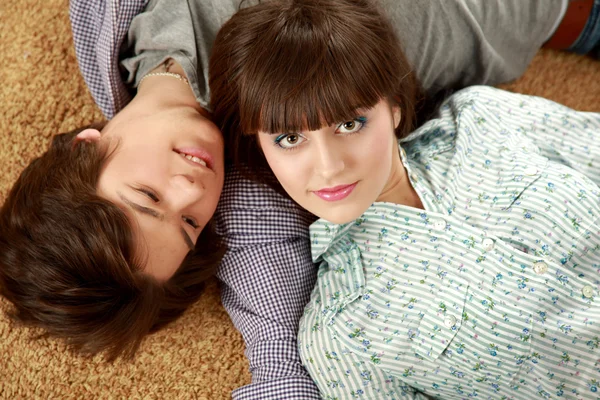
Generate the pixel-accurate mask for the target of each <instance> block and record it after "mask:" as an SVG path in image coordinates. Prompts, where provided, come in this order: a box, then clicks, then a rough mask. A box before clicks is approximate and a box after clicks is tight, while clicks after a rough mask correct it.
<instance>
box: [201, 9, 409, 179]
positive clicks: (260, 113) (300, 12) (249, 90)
mask: <svg viewBox="0 0 600 400" xmlns="http://www.w3.org/2000/svg"><path fill="white" fill-rule="evenodd" d="M209 83H210V91H211V106H212V110H213V116H214V121H215V122H216V124H217V126H219V128H220V129H221V130H222V131H223V134H224V137H225V143H226V145H225V149H226V151H227V152H228V153H227V155H228V157H229V158H231V159H232V161H233V162H234V163H235V164H237V165H238V166H240V167H242V170H243V171H244V170H245V171H247V172H252V173H256V171H262V170H265V168H266V169H267V170H268V165H267V163H266V160H265V158H264V156H263V155H262V151H261V150H260V147H259V144H258V140H257V137H256V133H257V132H258V131H264V132H270V133H283V132H298V131H302V130H315V129H319V128H321V127H323V126H326V125H327V126H328V125H332V124H334V123H340V122H343V121H347V120H351V119H353V118H355V113H356V110H357V109H363V108H370V107H372V106H374V105H375V104H377V103H378V102H379V101H380V100H381V99H387V100H389V101H390V102H391V104H397V105H399V106H400V109H401V113H402V119H401V122H400V125H399V126H398V129H397V130H396V135H397V136H398V137H403V136H405V135H406V134H408V133H409V132H410V130H411V129H412V127H413V123H414V119H415V103H416V100H417V98H418V97H419V92H420V89H419V85H418V83H417V80H416V78H415V76H414V74H413V72H412V69H411V67H410V65H409V63H408V61H407V60H406V58H405V56H404V53H403V51H402V48H401V45H400V42H399V40H398V38H397V37H396V35H395V33H394V30H393V27H392V25H391V24H390V22H389V21H388V19H387V18H385V17H384V15H383V14H382V13H381V11H380V10H379V8H378V6H377V5H376V4H375V3H374V2H373V1H370V0H270V1H265V2H262V3H261V4H259V5H255V6H252V7H248V8H243V9H241V10H240V11H238V12H237V13H236V14H235V15H234V16H233V17H232V18H231V19H230V20H229V21H228V22H227V23H225V25H223V27H222V28H221V30H220V31H219V33H218V34H217V37H216V40H215V43H214V46H213V49H212V53H211V59H210V66H209ZM250 177H251V178H252V177H253V176H252V174H250ZM254 177H256V175H255V176H254ZM263 180H264V179H263ZM266 181H267V182H268V183H270V184H272V185H273V181H272V180H270V179H269V178H267V179H266ZM275 186H276V185H275Z"/></svg>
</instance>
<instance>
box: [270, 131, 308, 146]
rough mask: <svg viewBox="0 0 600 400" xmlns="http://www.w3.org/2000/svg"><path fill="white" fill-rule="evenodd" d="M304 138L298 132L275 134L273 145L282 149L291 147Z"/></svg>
mask: <svg viewBox="0 0 600 400" xmlns="http://www.w3.org/2000/svg"><path fill="white" fill-rule="evenodd" d="M304 140H305V139H304V138H303V137H302V136H301V135H299V134H298V133H284V134H283V135H279V136H277V138H276V139H275V145H277V146H279V147H281V148H283V149H291V148H293V147H296V146H298V145H299V144H300V143H302V142H304Z"/></svg>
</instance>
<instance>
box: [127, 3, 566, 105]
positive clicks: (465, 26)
mask: <svg viewBox="0 0 600 400" xmlns="http://www.w3.org/2000/svg"><path fill="white" fill-rule="evenodd" d="M239 3H240V0H151V1H150V2H149V4H148V6H147V7H146V11H145V12H144V13H142V14H139V15H138V16H136V17H135V18H134V19H133V21H132V24H131V27H130V29H129V35H128V37H127V40H126V42H125V43H124V44H123V45H124V48H125V52H126V53H125V57H123V59H122V66H123V67H124V68H125V69H126V70H127V72H128V77H127V82H128V83H130V84H132V85H133V86H137V84H138V82H139V80H140V79H141V78H142V77H143V76H144V75H145V74H147V73H148V72H149V71H150V70H152V69H154V68H155V67H157V66H158V65H159V64H161V63H162V62H163V61H165V60H166V59H167V58H173V59H175V60H176V61H177V62H178V63H179V64H181V66H182V67H183V69H184V71H185V72H186V75H187V77H188V79H189V81H190V83H191V85H192V88H193V90H194V93H195V95H196V98H197V99H198V102H199V103H200V105H202V106H203V107H205V108H209V107H208V102H209V98H210V96H209V92H208V62H209V55H210V51H211V48H212V43H213V41H214V39H215V37H216V35H217V32H218V30H219V28H220V27H221V26H222V25H223V24H224V23H225V22H226V21H227V20H228V19H229V18H230V17H231V16H232V15H233V14H234V13H235V12H236V11H237V10H238V8H239ZM253 3H256V1H245V2H244V6H246V5H252V4H253ZM379 3H380V5H381V7H382V9H383V10H384V11H385V13H386V15H387V16H388V17H389V18H390V20H391V21H392V24H393V25H394V27H395V29H396V33H397V34H398V36H399V38H400V40H401V42H402V45H403V47H404V51H405V53H406V55H407V57H408V59H409V60H410V62H411V63H412V65H413V67H414V69H415V72H416V73H417V76H418V78H419V80H420V81H421V84H422V85H423V87H424V88H425V89H426V90H427V92H428V93H429V94H431V95H433V94H435V93H437V92H438V91H439V90H442V89H452V88H461V87H464V86H467V85H473V84H490V85H493V84H497V83H500V82H506V81H509V80H512V79H515V78H517V77H518V76H520V75H521V74H522V73H523V72H524V71H525V69H526V67H527V65H528V64H529V62H530V61H531V59H532V58H533V56H534V55H535V53H536V51H537V50H538V49H539V48H540V47H541V46H542V44H543V43H544V42H545V41H546V40H547V39H548V37H549V36H550V34H551V31H552V29H553V28H554V27H555V24H556V22H557V19H558V18H559V17H560V15H561V7H562V0H379ZM174 44H176V46H174ZM173 49H177V51H173Z"/></svg>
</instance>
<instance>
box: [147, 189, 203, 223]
mask: <svg viewBox="0 0 600 400" xmlns="http://www.w3.org/2000/svg"><path fill="white" fill-rule="evenodd" d="M135 190H137V191H138V192H140V193H142V194H143V195H144V196H146V197H148V198H149V199H150V200H152V202H154V203H158V202H159V201H160V199H159V197H158V195H157V194H156V192H155V191H154V190H152V189H149V188H145V187H138V188H136V189H135ZM181 219H182V220H183V222H185V223H186V224H188V225H189V226H191V227H192V228H194V229H198V228H199V227H200V225H199V224H198V222H197V221H196V219H195V218H194V217H190V216H187V215H183V216H182V217H181Z"/></svg>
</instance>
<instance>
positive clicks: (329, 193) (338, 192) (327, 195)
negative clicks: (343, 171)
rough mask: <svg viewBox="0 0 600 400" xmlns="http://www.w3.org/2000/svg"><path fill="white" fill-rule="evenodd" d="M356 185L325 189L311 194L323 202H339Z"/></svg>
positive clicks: (355, 183)
mask: <svg viewBox="0 0 600 400" xmlns="http://www.w3.org/2000/svg"><path fill="white" fill-rule="evenodd" d="M357 184H358V182H354V183H352V184H350V185H340V186H335V187H332V188H325V189H321V190H317V191H315V192H313V193H314V194H316V195H317V196H319V197H320V198H322V199H323V200H325V201H339V200H342V199H345V198H346V197H348V196H349V195H350V193H352V191H353V190H354V188H355V187H356V185H357Z"/></svg>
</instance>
